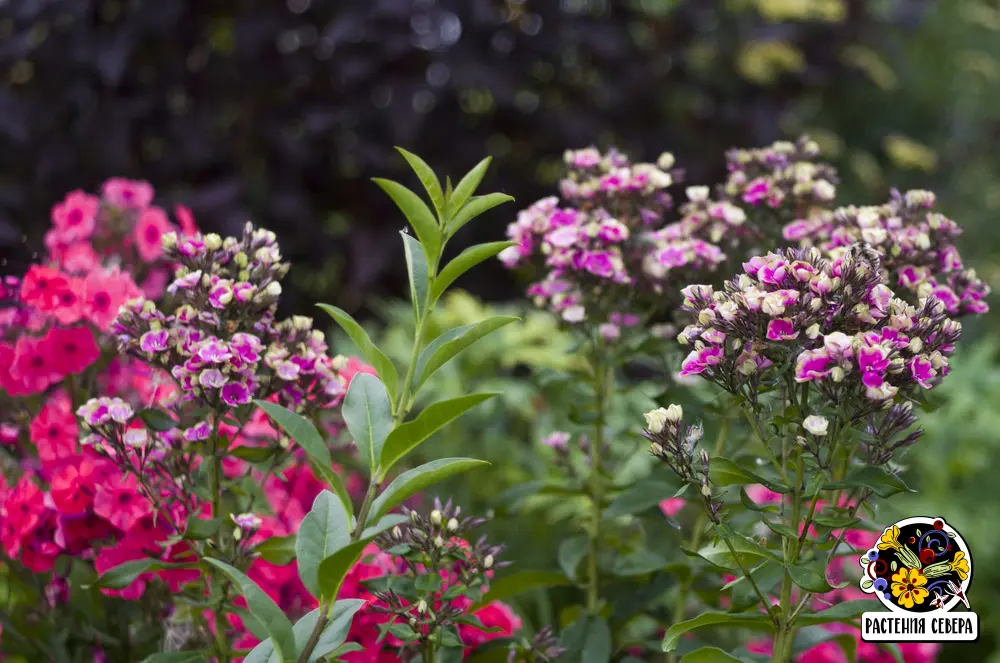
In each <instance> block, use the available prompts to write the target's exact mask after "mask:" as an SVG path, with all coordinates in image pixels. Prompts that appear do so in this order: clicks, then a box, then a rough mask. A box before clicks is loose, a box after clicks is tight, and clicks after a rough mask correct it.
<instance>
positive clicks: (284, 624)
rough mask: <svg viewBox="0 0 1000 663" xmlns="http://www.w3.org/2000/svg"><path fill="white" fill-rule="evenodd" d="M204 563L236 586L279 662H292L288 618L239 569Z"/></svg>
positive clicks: (292, 638) (292, 637)
mask: <svg viewBox="0 0 1000 663" xmlns="http://www.w3.org/2000/svg"><path fill="white" fill-rule="evenodd" d="M205 561H206V562H208V563H209V564H211V565H212V566H214V567H215V568H217V569H218V570H219V571H221V572H222V573H223V574H224V575H225V576H226V577H227V578H229V580H231V581H232V582H233V584H235V585H236V586H237V588H238V589H239V591H240V594H242V595H243V598H245V599H246V601H247V609H248V610H249V611H250V614H251V615H253V616H254V617H256V618H257V619H258V620H260V623H261V624H262V625H263V626H264V629H265V630H266V631H267V633H268V635H269V636H270V637H271V643H272V644H273V645H274V649H275V651H276V652H277V654H278V658H279V660H281V661H292V660H294V656H295V653H296V649H295V635H294V634H293V633H292V623H291V622H290V621H288V617H285V613H284V612H282V610H281V608H279V607H278V604H276V603H275V602H274V601H273V600H271V597H270V596H268V595H267V594H265V593H264V590H262V589H261V588H260V587H258V586H257V583H255V582H254V581H253V580H251V579H250V578H248V577H247V576H246V574H244V573H243V572H242V571H240V570H239V569H236V568H233V567H232V566H230V565H229V564H226V563H225V562H222V561H220V560H217V559H213V558H211V557H206V558H205Z"/></svg>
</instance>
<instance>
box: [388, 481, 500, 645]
mask: <svg viewBox="0 0 1000 663" xmlns="http://www.w3.org/2000/svg"><path fill="white" fill-rule="evenodd" d="M406 515H407V516H408V517H409V521H408V522H405V523H403V524H400V525H397V526H396V527H394V528H392V529H391V530H390V531H388V532H386V533H384V534H382V535H381V536H379V538H378V539H377V540H376V543H377V544H378V546H379V547H380V548H381V549H383V550H385V551H386V552H387V553H389V554H391V555H393V557H394V560H395V565H396V572H395V573H394V574H393V575H392V576H388V577H386V578H381V579H379V580H380V581H381V583H380V584H381V586H380V587H378V588H376V590H375V591H374V594H375V596H376V598H377V599H378V602H376V603H374V604H373V605H372V610H374V611H375V612H378V613H382V614H387V615H391V616H392V619H391V620H390V621H389V622H388V623H387V624H385V625H384V626H383V628H384V632H385V633H386V634H392V636H393V637H395V638H396V639H398V640H400V641H402V643H403V645H404V647H411V648H413V649H414V650H416V651H419V650H420V647H421V646H422V645H423V644H424V643H426V642H428V641H434V642H435V643H437V644H438V646H448V643H444V642H441V640H442V638H445V639H446V637H447V634H448V633H450V632H455V631H456V630H457V627H458V625H459V624H462V623H465V621H467V620H468V615H469V609H470V607H471V606H472V605H473V604H474V603H475V602H476V601H477V600H479V599H480V598H481V597H482V595H483V594H484V593H485V592H486V591H487V589H488V585H489V581H490V578H492V577H493V572H494V571H495V570H496V569H498V568H502V567H504V566H506V565H507V563H505V562H500V561H499V560H498V558H499V556H500V554H501V553H502V552H503V549H504V547H503V546H498V545H492V544H490V543H488V542H487V541H486V539H485V537H483V538H480V539H479V540H478V541H477V542H476V543H475V544H470V543H469V542H468V540H467V539H466V538H464V535H465V534H466V533H467V532H468V531H469V530H472V529H475V528H477V527H479V526H480V525H482V524H483V523H484V522H486V521H485V519H484V518H475V517H463V516H462V510H461V508H460V507H458V506H454V505H452V503H451V501H449V502H448V503H447V504H444V505H442V504H441V501H440V500H438V499H435V500H434V504H433V509H432V510H431V511H430V512H429V513H426V514H423V513H419V512H417V511H411V510H407V511H406ZM451 645H452V646H461V643H460V642H454V643H451Z"/></svg>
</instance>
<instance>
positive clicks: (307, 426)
mask: <svg viewBox="0 0 1000 663" xmlns="http://www.w3.org/2000/svg"><path fill="white" fill-rule="evenodd" d="M254 403H255V404H256V405H257V407H259V408H260V409H262V410H264V412H265V413H267V416H269V417H271V419H272V420H274V423H276V424H278V425H279V426H281V428H282V429H283V430H284V431H285V433H287V434H288V437H290V438H291V439H292V440H295V442H296V444H298V445H299V446H300V447H302V449H303V451H305V452H306V453H307V454H309V456H310V457H311V458H314V459H315V460H316V462H317V463H321V464H323V465H331V464H332V463H333V458H331V457H330V450H329V449H328V448H327V446H326V441H325V440H323V437H322V436H321V435H320V434H319V431H317V430H316V427H315V426H313V423H312V422H311V421H309V420H308V419H306V418H305V417H303V416H302V415H301V414H296V413H295V412H292V411H291V410H289V409H287V408H283V407H281V406H280V405H278V404H277V403H268V402H267V401H261V400H256V401H254Z"/></svg>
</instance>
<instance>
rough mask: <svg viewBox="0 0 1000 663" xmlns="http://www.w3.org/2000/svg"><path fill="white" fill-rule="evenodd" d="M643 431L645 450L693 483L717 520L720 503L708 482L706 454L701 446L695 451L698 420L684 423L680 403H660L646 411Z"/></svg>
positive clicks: (699, 437) (698, 432)
mask: <svg viewBox="0 0 1000 663" xmlns="http://www.w3.org/2000/svg"><path fill="white" fill-rule="evenodd" d="M644 416H645V417H646V428H645V430H644V431H643V435H644V436H645V437H646V439H647V440H649V442H650V446H649V452H650V453H651V454H653V456H655V457H656V458H658V459H660V460H662V461H663V462H664V463H666V464H667V467H669V468H670V469H671V470H672V471H673V472H674V474H676V475H677V476H678V478H680V480H681V481H682V482H684V483H685V484H687V485H693V486H697V488H698V492H699V495H700V497H701V499H702V501H704V503H705V506H706V508H707V509H708V513H709V516H710V517H711V519H712V522H716V523H717V522H718V517H719V512H720V511H721V510H722V503H721V502H718V501H716V500H715V499H714V497H713V493H712V486H711V484H710V483H709V478H708V471H709V464H710V458H709V455H708V452H707V451H705V450H704V449H702V450H701V452H700V453H699V452H697V446H698V442H699V441H700V440H701V438H702V435H703V434H704V430H703V429H702V426H701V424H695V425H693V426H684V410H683V408H681V406H680V405H676V404H674V405H671V406H669V407H665V408H663V407H661V408H657V409H655V410H651V411H650V412H647V413H646V414H645V415H644Z"/></svg>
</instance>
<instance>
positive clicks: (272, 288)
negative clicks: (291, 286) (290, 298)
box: [264, 281, 281, 297]
mask: <svg viewBox="0 0 1000 663" xmlns="http://www.w3.org/2000/svg"><path fill="white" fill-rule="evenodd" d="M264 294H266V295H269V296H271V297H277V296H279V295H280V294H281V284H280V283H278V282H277V281H271V282H270V283H268V284H267V287H266V288H264Z"/></svg>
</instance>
